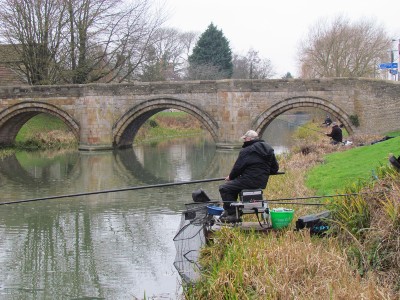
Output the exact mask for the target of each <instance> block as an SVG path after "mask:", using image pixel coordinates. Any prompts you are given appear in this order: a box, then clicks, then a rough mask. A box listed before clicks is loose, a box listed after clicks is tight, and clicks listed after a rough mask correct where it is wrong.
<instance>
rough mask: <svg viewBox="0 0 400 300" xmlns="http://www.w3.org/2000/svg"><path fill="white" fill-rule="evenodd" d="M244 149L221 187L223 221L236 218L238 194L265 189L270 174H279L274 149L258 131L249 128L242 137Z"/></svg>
mask: <svg viewBox="0 0 400 300" xmlns="http://www.w3.org/2000/svg"><path fill="white" fill-rule="evenodd" d="M241 139H242V140H243V146H242V148H243V149H242V150H240V153H239V156H238V158H237V159H236V162H235V164H234V165H233V168H232V170H231V172H230V174H229V176H227V177H226V178H225V181H226V182H225V183H224V184H222V185H221V186H220V187H219V192H220V194H221V198H222V201H223V202H224V213H223V214H222V215H221V221H228V222H229V221H230V220H231V219H235V218H236V216H235V213H236V212H235V209H234V208H233V207H231V206H230V205H231V203H232V202H235V201H237V198H238V195H239V194H240V192H241V191H242V190H244V189H265V188H266V186H267V183H268V178H269V175H273V174H277V173H278V170H279V165H278V162H277V160H276V157H275V153H274V149H273V148H272V147H271V146H270V145H268V144H267V143H266V142H265V141H263V140H262V139H259V137H258V134H257V132H255V131H254V130H249V131H247V132H246V133H245V135H244V136H242V137H241Z"/></svg>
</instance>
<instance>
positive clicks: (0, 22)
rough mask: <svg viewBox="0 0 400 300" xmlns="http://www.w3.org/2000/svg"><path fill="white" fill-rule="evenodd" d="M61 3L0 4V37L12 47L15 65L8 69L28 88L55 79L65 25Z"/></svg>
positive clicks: (51, 0) (10, 0)
mask: <svg viewBox="0 0 400 300" xmlns="http://www.w3.org/2000/svg"><path fill="white" fill-rule="evenodd" d="M61 4H62V1H57V0H42V1H35V0H24V1H18V0H3V1H0V37H1V40H2V42H4V43H7V44H10V45H13V47H14V51H15V53H16V56H17V57H19V59H18V62H17V63H13V64H12V65H10V67H11V68H13V69H15V70H16V71H18V72H19V73H22V74H23V75H24V77H25V78H26V79H27V81H28V83H29V84H52V83H55V82H56V81H57V80H58V79H59V64H58V60H59V50H60V46H61V43H62V38H63V26H64V25H65V20H66V19H65V17H64V16H65V11H64V6H63V5H61Z"/></svg>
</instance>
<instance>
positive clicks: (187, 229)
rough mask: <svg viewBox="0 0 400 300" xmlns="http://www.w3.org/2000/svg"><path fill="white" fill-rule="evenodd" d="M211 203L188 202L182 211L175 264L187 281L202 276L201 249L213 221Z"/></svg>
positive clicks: (176, 238) (177, 234)
mask: <svg viewBox="0 0 400 300" xmlns="http://www.w3.org/2000/svg"><path fill="white" fill-rule="evenodd" d="M211 203H213V202H207V203H190V204H186V211H184V212H182V217H181V223H180V225H179V229H178V232H177V233H176V235H175V237H174V243H175V248H176V256H175V261H174V266H175V268H176V269H177V271H178V272H179V275H180V276H181V278H182V280H183V281H184V282H185V283H193V282H195V281H196V280H197V279H198V278H199V276H200V272H199V271H200V265H199V264H198V258H199V254H200V249H201V248H202V247H203V246H204V245H205V244H206V232H207V227H208V226H209V225H210V222H211V219H210V216H209V215H208V214H207V205H210V204H211Z"/></svg>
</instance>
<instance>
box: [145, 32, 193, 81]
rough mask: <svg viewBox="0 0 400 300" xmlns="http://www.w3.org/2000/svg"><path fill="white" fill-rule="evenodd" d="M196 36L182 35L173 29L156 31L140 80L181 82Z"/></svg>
mask: <svg viewBox="0 0 400 300" xmlns="http://www.w3.org/2000/svg"><path fill="white" fill-rule="evenodd" d="M196 36H197V35H196V33H193V32H183V33H182V32H180V31H179V30H177V29H174V28H160V29H159V30H157V32H156V34H155V35H154V38H153V40H152V42H151V46H150V47H148V51H147V54H146V58H145V61H144V62H143V64H142V74H141V75H140V78H141V79H142V80H144V81H155V80H181V79H182V78H183V76H184V75H185V69H186V67H187V60H188V53H189V52H190V51H191V50H192V48H193V46H194V41H195V39H196Z"/></svg>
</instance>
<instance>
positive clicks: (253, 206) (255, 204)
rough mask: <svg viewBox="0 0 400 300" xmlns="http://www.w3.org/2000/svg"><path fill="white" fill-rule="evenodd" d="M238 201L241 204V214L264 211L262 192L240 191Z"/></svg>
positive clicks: (256, 190)
mask: <svg viewBox="0 0 400 300" xmlns="http://www.w3.org/2000/svg"><path fill="white" fill-rule="evenodd" d="M239 197H240V201H241V202H242V203H243V213H244V214H245V213H253V214H254V213H257V212H263V211H264V210H265V207H264V201H263V190H262V189H254V190H250V189H248V190H242V191H241V192H240V195H239Z"/></svg>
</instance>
